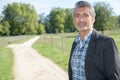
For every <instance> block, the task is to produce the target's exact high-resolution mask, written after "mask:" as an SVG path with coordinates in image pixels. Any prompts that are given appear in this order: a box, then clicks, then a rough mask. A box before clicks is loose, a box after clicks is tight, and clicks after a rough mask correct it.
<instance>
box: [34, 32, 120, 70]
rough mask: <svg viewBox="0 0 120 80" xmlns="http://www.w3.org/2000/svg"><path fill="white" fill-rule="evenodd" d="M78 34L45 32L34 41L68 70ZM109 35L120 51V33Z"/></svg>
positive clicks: (50, 57)
mask: <svg viewBox="0 0 120 80" xmlns="http://www.w3.org/2000/svg"><path fill="white" fill-rule="evenodd" d="M76 35H77V33H70V34H69V33H67V34H66V33H65V34H48V35H47V34H45V35H42V36H41V38H40V39H39V40H38V41H37V42H36V43H34V45H33V47H34V48H35V49H36V50H37V51H38V52H40V54H42V55H43V56H45V57H47V58H49V59H51V60H52V61H53V62H55V63H57V64H58V65H59V66H61V68H63V69H64V70H65V71H67V66H68V59H69V53H70V50H71V46H72V42H73V40H74V38H75V36H76ZM109 36H111V37H113V38H114V40H115V42H116V44H117V47H118V49H119V52H120V35H109ZM62 43H63V44H62Z"/></svg>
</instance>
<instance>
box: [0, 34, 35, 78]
mask: <svg viewBox="0 0 120 80" xmlns="http://www.w3.org/2000/svg"><path fill="white" fill-rule="evenodd" d="M33 37H34V36H10V37H0V80H14V79H13V74H12V73H13V72H12V67H13V53H12V50H11V49H10V48H7V45H8V44H13V43H23V42H25V41H27V40H29V39H30V38H33Z"/></svg>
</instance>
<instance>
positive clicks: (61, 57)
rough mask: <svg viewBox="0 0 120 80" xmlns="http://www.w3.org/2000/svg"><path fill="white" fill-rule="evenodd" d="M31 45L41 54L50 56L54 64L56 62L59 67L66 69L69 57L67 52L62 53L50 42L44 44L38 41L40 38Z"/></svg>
mask: <svg viewBox="0 0 120 80" xmlns="http://www.w3.org/2000/svg"><path fill="white" fill-rule="evenodd" d="M33 47H34V48H35V49H36V50H37V51H38V52H39V53H41V54H42V55H43V56H45V57H47V58H50V59H51V60H52V61H53V62H55V63H56V64H58V65H59V66H60V67H62V68H63V69H64V70H66V71H67V65H68V58H69V55H68V54H62V53H61V51H60V50H59V49H57V48H55V47H52V46H51V45H50V44H47V43H46V44H44V43H40V40H38V41H37V42H36V43H34V45H33Z"/></svg>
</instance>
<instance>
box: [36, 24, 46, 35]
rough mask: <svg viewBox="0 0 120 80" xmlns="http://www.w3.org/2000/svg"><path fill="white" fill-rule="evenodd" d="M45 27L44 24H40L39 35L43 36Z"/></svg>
mask: <svg viewBox="0 0 120 80" xmlns="http://www.w3.org/2000/svg"><path fill="white" fill-rule="evenodd" d="M44 31H45V30H44V25H43V24H41V23H40V24H39V26H38V29H37V32H38V34H42V33H44Z"/></svg>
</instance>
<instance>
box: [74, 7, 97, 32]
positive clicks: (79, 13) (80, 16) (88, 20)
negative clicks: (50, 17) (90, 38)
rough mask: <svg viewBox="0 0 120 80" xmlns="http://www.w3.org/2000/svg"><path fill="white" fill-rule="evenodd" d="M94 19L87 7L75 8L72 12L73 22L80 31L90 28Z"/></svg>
mask: <svg viewBox="0 0 120 80" xmlns="http://www.w3.org/2000/svg"><path fill="white" fill-rule="evenodd" d="M94 21H95V19H94V17H92V16H91V14H90V9H89V8H88V7H83V8H76V9H75V10H74V13H73V23H74V25H75V27H76V29H77V30H78V31H79V32H80V31H86V30H90V29H91V28H92V25H93V23H94Z"/></svg>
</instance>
